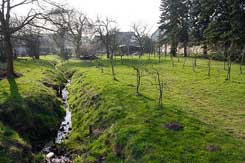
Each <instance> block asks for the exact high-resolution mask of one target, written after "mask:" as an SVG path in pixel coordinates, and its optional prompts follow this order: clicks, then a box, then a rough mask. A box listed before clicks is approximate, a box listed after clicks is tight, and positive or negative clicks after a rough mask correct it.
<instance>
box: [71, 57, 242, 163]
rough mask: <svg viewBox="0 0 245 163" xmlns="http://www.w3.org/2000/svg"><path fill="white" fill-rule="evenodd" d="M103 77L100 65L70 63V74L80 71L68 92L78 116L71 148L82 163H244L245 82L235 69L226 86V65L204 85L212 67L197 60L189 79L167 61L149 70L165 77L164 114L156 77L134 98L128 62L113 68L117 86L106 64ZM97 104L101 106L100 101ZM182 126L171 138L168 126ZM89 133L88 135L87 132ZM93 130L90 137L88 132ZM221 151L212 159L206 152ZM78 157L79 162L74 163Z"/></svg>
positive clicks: (217, 66) (185, 71) (146, 79)
mask: <svg viewBox="0 0 245 163" xmlns="http://www.w3.org/2000/svg"><path fill="white" fill-rule="evenodd" d="M102 62H103V65H104V66H105V70H104V73H101V72H100V69H97V68H96V65H97V63H96V62H94V63H91V62H82V64H80V63H79V62H78V61H70V62H69V63H67V64H66V66H67V69H68V68H69V69H72V68H76V69H78V72H77V73H75V75H74V76H73V78H72V79H73V81H72V86H71V87H70V99H69V102H70V104H71V108H72V111H73V124H74V128H73V133H72V135H71V137H70V138H69V140H68V141H67V142H66V145H67V146H68V147H69V148H70V149H72V150H73V151H74V152H75V153H78V155H79V156H80V157H77V159H76V160H77V162H84V161H85V160H86V161H87V162H94V161H96V160H97V161H98V158H101V159H104V157H105V158H106V160H107V162H120V161H121V160H122V159H125V162H127V163H131V162H151V163H152V162H171V163H173V162H188V163H189V162H222V163H224V162H235V163H239V162H240V163H242V162H245V156H244V153H245V141H244V136H245V129H244V125H243V123H242V122H244V110H245V100H244V98H243V97H244V95H245V77H244V75H239V71H238V66H237V65H236V66H235V67H234V69H233V72H232V80H231V81H225V80H224V79H225V72H224V71H223V67H222V63H220V62H215V63H213V65H214V66H213V68H212V74H211V77H210V78H208V77H207V66H206V65H207V61H205V60H199V61H198V68H197V70H196V72H195V73H194V72H192V68H191V60H189V61H187V66H186V67H185V68H183V67H182V63H176V67H175V68H172V66H171V62H170V60H169V59H168V60H166V61H163V62H162V63H161V64H157V60H152V61H151V63H150V64H149V63H148V61H147V60H146V59H144V60H142V61H141V63H143V62H144V63H145V65H147V67H149V68H151V67H152V65H154V67H155V68H158V69H160V70H161V75H162V78H163V79H164V81H165V82H166V83H167V85H166V88H165V94H164V108H163V109H160V108H159V107H158V106H157V95H158V91H157V89H156V88H155V87H154V86H152V85H151V83H152V82H153V83H154V82H155V77H156V76H155V74H153V73H151V72H149V73H145V75H144V77H143V79H142V86H141V93H142V96H136V95H135V88H134V85H135V81H136V76H135V71H134V70H133V68H130V67H129V65H130V63H131V61H130V59H126V60H124V65H121V64H120V61H118V62H117V64H116V72H117V78H118V80H119V82H117V81H112V77H111V73H110V67H109V65H108V62H107V61H105V60H103V61H102ZM98 97H99V98H98ZM168 122H179V123H180V124H182V125H183V126H184V129H183V130H182V131H178V132H174V131H170V130H169V129H166V128H165V127H164V126H165V124H166V123H168ZM89 128H90V129H89ZM89 130H91V131H92V132H90V131H89ZM210 145H211V146H212V145H214V146H219V147H220V148H221V151H218V152H209V151H208V150H207V149H206V148H207V147H208V146H210ZM74 157H76V156H75V155H74Z"/></svg>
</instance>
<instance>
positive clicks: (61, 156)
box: [43, 80, 72, 163]
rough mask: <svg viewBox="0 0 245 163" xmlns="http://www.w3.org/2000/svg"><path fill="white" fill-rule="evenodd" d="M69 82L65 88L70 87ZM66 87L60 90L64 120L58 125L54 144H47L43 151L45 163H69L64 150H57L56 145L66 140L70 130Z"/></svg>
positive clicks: (70, 123) (69, 112)
mask: <svg viewBox="0 0 245 163" xmlns="http://www.w3.org/2000/svg"><path fill="white" fill-rule="evenodd" d="M70 84H71V81H70V80H68V83H67V85H66V87H68V86H70ZM66 87H65V88H64V89H63V90H62V99H63V100H64V107H65V110H66V115H65V117H64V120H63V121H62V123H61V125H60V129H59V131H58V133H57V136H56V138H55V144H52V143H51V144H48V145H47V146H46V147H45V148H44V149H43V153H44V154H45V162H46V163H71V162H72V161H71V160H70V158H69V156H68V155H67V154H65V152H64V150H61V149H58V148H57V146H56V145H57V144H61V143H62V141H63V140H64V139H66V138H68V136H69V133H70V132H71V129H72V121H71V116H72V115H71V111H70V109H69V104H68V94H69V92H68V91H67V89H66Z"/></svg>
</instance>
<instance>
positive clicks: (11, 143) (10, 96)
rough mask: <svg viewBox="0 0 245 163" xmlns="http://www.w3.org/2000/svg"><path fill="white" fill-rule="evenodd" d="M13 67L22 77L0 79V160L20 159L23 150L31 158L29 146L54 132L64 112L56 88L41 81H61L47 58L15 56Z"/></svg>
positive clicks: (34, 146) (49, 136)
mask: <svg viewBox="0 0 245 163" xmlns="http://www.w3.org/2000/svg"><path fill="white" fill-rule="evenodd" d="M15 67H16V71H17V72H18V73H21V74H23V76H22V77H20V78H17V79H15V80H14V79H12V80H7V79H4V80H1V81H0V88H1V89H0V124H1V125H0V153H1V154H0V162H2V161H3V160H8V161H9V162H18V161H19V162H23V161H24V160H25V153H29V155H28V156H26V157H28V158H27V159H31V160H32V159H33V158H31V156H32V155H31V154H30V150H31V149H32V150H36V149H39V148H40V147H41V146H42V144H44V143H45V142H47V141H50V139H51V138H52V137H54V136H55V134H56V131H57V129H58V128H59V124H60V121H61V120H62V118H63V115H64V112H63V109H62V103H61V101H60V100H58V99H57V97H56V91H55V90H54V89H52V88H51V87H47V86H45V85H44V84H43V83H48V84H49V85H52V86H53V87H57V86H58V85H59V84H60V83H61V82H62V80H63V82H64V79H62V77H60V76H61V75H60V74H59V73H57V72H56V71H55V70H54V67H53V66H52V64H50V62H48V61H46V60H41V61H32V60H30V59H27V60H18V61H16V62H15ZM10 128H12V129H10ZM6 133H7V136H6ZM31 146H32V147H31ZM12 148H13V150H12ZM16 153H17V154H16ZM32 161H33V160H32ZM3 162H7V161H3Z"/></svg>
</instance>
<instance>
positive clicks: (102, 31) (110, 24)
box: [95, 17, 117, 58]
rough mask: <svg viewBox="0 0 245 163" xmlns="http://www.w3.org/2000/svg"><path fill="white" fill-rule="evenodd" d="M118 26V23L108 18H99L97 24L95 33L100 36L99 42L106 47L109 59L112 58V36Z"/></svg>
mask: <svg viewBox="0 0 245 163" xmlns="http://www.w3.org/2000/svg"><path fill="white" fill-rule="evenodd" d="M116 26H117V23H116V21H115V20H113V19H110V18H108V17H107V18H106V19H104V20H103V19H101V18H99V17H98V18H97V20H96V22H95V33H96V34H97V35H98V36H99V40H100V41H101V42H102V44H103V45H104V46H105V49H106V54H107V58H110V55H111V51H110V46H111V44H112V40H111V34H112V33H113V32H112V31H115V29H116Z"/></svg>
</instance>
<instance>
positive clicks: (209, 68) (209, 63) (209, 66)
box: [208, 58, 211, 77]
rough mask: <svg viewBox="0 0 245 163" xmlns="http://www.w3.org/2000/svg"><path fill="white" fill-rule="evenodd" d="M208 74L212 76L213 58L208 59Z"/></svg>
mask: <svg viewBox="0 0 245 163" xmlns="http://www.w3.org/2000/svg"><path fill="white" fill-rule="evenodd" d="M208 76H209V77H210V76H211V58H209V59H208Z"/></svg>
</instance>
